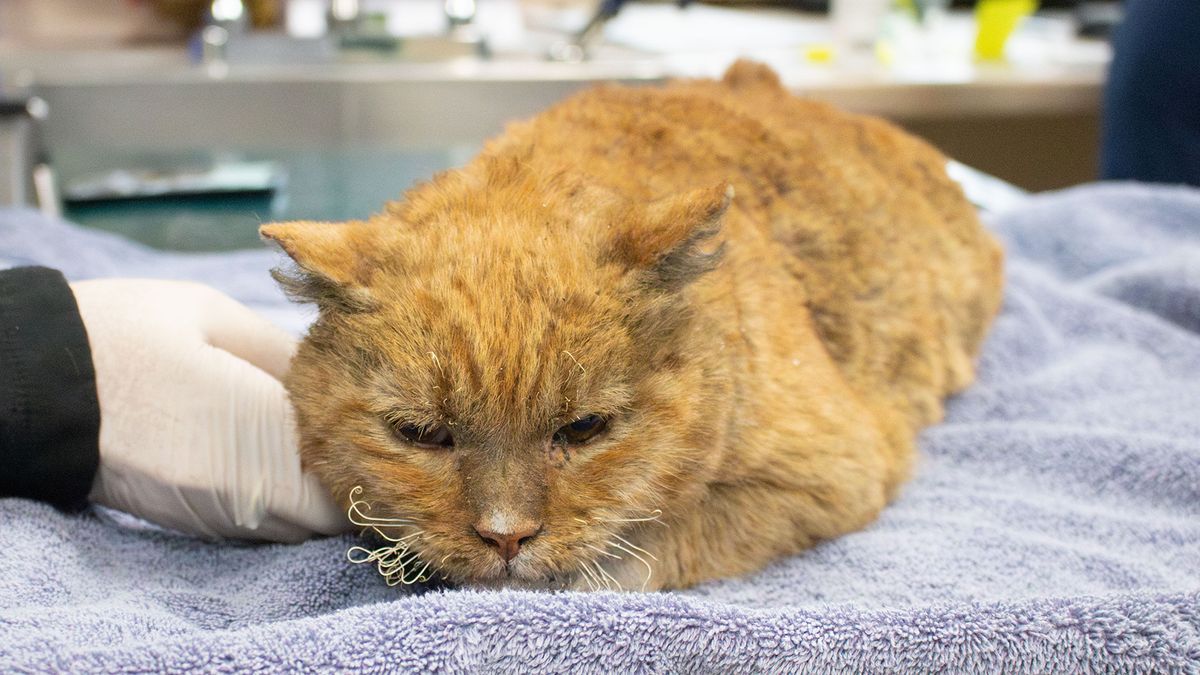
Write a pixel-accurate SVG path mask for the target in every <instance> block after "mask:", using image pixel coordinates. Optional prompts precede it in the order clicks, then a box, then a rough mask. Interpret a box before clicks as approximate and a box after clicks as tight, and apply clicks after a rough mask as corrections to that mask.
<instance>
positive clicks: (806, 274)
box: [492, 61, 1001, 429]
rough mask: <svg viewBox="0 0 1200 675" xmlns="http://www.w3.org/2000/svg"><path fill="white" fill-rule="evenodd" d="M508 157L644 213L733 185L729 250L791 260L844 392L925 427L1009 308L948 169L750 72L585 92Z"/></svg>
mask: <svg viewBox="0 0 1200 675" xmlns="http://www.w3.org/2000/svg"><path fill="white" fill-rule="evenodd" d="M506 144H508V145H509V146H510V147H519V148H520V149H521V152H522V153H526V154H527V160H528V161H529V162H530V164H531V165H532V166H534V167H542V168H543V170H546V171H550V170H552V169H554V168H555V167H570V170H571V171H576V172H579V173H582V174H584V175H585V176H586V177H587V178H588V179H589V180H590V181H592V182H595V183H596V184H599V185H603V186H605V187H607V188H609V189H612V190H615V191H617V192H620V193H622V194H624V195H626V196H627V197H629V198H633V199H641V200H649V199H656V198H659V197H662V196H665V195H669V194H673V193H678V192H681V191H684V190H689V189H693V188H696V187H701V186H706V185H712V184H715V183H720V182H723V181H728V182H729V183H731V184H732V185H733V186H734V188H735V193H736V198H735V200H734V206H733V209H732V211H731V215H730V216H729V217H728V218H727V226H726V228H725V234H726V237H727V238H728V239H729V240H730V244H731V245H732V246H735V247H736V246H739V245H742V244H744V245H747V246H749V245H750V240H751V239H765V240H767V241H769V242H773V245H774V246H776V247H778V248H779V249H780V250H781V255H780V260H781V264H782V265H784V266H785V267H786V268H787V271H788V273H789V274H790V275H791V277H792V278H793V279H794V280H795V282H796V283H797V284H798V285H799V286H801V287H802V288H803V292H802V293H797V297H798V298H801V297H802V298H803V302H804V305H805V307H806V308H807V310H808V312H809V315H810V316H811V318H812V321H813V324H814V326H815V328H816V329H817V332H818V334H819V335H820V336H821V338H822V340H823V341H824V342H825V344H826V346H827V348H828V350H829V352H830V355H831V356H832V357H833V358H834V359H835V360H836V361H837V362H838V363H839V364H840V365H841V367H842V368H843V370H844V371H845V372H846V374H847V380H848V381H849V382H850V383H851V385H852V386H854V387H855V388H856V389H858V390H859V391H860V393H863V394H864V396H867V397H871V398H879V399H880V405H883V406H887V407H891V408H893V409H895V410H896V411H897V412H899V413H900V414H901V415H902V416H903V417H904V418H905V419H907V420H908V422H909V423H910V426H911V427H912V428H914V429H915V428H917V427H919V426H922V425H924V424H928V423H930V422H932V421H935V420H936V419H938V418H940V416H941V398H942V397H943V396H944V395H946V394H947V393H950V392H953V391H956V390H958V389H961V388H962V387H963V386H965V385H966V384H967V383H968V382H969V381H970V380H971V379H972V376H973V366H972V358H973V356H974V354H975V353H976V351H977V349H978V347H979V343H980V342H981V341H982V338H983V336H984V334H985V332H986V329H987V327H988V325H989V324H990V322H991V319H992V317H993V316H994V314H995V312H996V310H997V308H998V305H999V299H1000V288H1001V253H1000V249H999V246H998V245H997V244H996V242H995V241H994V240H993V239H992V237H991V236H990V235H988V234H987V233H986V232H985V231H984V230H983V228H982V227H981V226H980V223H979V221H978V218H977V216H976V214H975V211H974V208H973V207H972V206H971V205H970V204H969V203H968V202H967V200H966V199H965V197H964V196H963V194H962V191H961V189H960V188H959V187H958V186H957V184H955V183H954V182H953V181H951V180H950V179H949V178H948V177H947V175H946V171H945V164H946V159H945V157H943V156H942V155H941V154H940V153H939V152H937V151H936V150H935V149H933V148H932V147H931V146H929V145H928V144H927V143H925V142H924V141H922V140H920V139H918V138H916V137H913V136H911V135H909V134H907V133H905V132H903V131H902V130H900V129H898V128H897V127H895V126H893V125H891V124H889V123H887V122H884V121H883V120H879V119H876V118H872V117H866V116H861V115H854V114H850V113H846V112H843V111H840V110H838V109H836V108H834V107H832V106H829V105H826V104H823V103H819V102H814V101H809V100H804V99H801V98H798V97H795V96H793V95H791V94H790V93H789V92H787V90H786V89H785V88H783V87H782V86H781V85H780V83H779V80H778V78H777V76H776V75H775V74H774V72H773V71H771V70H770V69H769V68H767V67H766V66H763V65H760V64H756V63H751V62H746V61H740V62H738V63H736V64H734V65H733V66H732V67H731V68H730V69H729V71H727V73H726V74H725V76H724V78H722V79H721V80H715V81H714V80H685V81H679V82H674V83H671V84H669V85H668V86H666V87H662V88H655V87H637V88H630V87H600V88H596V89H593V90H589V91H586V92H583V93H581V94H579V95H576V96H574V97H572V98H570V99H568V100H567V101H564V102H563V103H561V104H559V105H557V106H555V107H553V108H551V109H550V110H548V111H547V112H545V113H543V114H542V115H539V116H538V117H536V118H534V119H533V120H531V121H530V122H528V123H525V124H523V125H519V126H518V127H514V129H513V130H511V131H510V133H509V134H506V135H505V136H504V137H502V138H501V139H500V141H499V142H498V143H497V144H495V145H494V146H493V148H492V150H493V151H501V152H502V151H503V149H504V146H505V145H506ZM755 245H757V242H755ZM730 262H731V263H732V264H739V263H738V262H737V256H731V261H730ZM760 263H761V261H757V260H754V261H751V260H747V259H745V258H743V262H742V263H741V264H746V265H757V264H760ZM777 291H778V289H772V290H770V291H765V292H777ZM751 292H753V291H751Z"/></svg>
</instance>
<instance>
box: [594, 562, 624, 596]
mask: <svg viewBox="0 0 1200 675" xmlns="http://www.w3.org/2000/svg"><path fill="white" fill-rule="evenodd" d="M592 564H593V565H595V566H596V569H597V570H599V572H600V574H602V575H603V576H604V578H605V579H606V580H607V581H605V583H604V587H605V588H607V589H609V590H610V591H611V590H617V591H621V590H624V589H623V588H621V582H619V581H617V580H616V578H615V577H613V575H611V574H609V573H608V570H606V569H604V565H601V564H600V563H599V561H596V560H593V561H592ZM609 581H611V582H612V586H609V585H608V582H609ZM614 587H615V588H614Z"/></svg>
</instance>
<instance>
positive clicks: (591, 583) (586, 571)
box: [579, 565, 599, 591]
mask: <svg viewBox="0 0 1200 675" xmlns="http://www.w3.org/2000/svg"><path fill="white" fill-rule="evenodd" d="M579 571H580V572H582V573H583V580H584V581H586V582H588V587H589V588H591V589H592V590H593V591H595V590H597V589H598V588H599V587H598V586H597V585H596V580H595V574H596V573H595V572H593V571H592V570H591V569H590V568H589V567H588V566H587V565H584V566H582V567H580V568H579Z"/></svg>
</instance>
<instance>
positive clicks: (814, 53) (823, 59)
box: [804, 43, 834, 63]
mask: <svg viewBox="0 0 1200 675" xmlns="http://www.w3.org/2000/svg"><path fill="white" fill-rule="evenodd" d="M833 57H834V53H833V47H832V46H831V45H828V44H825V43H817V44H812V45H809V46H808V48H807V49H805V50H804V58H806V59H808V61H809V62H811V63H829V62H831V61H833Z"/></svg>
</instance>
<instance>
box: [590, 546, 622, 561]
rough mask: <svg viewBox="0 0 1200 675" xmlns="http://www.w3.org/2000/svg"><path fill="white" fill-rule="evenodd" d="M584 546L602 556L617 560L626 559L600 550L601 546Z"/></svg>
mask: <svg viewBox="0 0 1200 675" xmlns="http://www.w3.org/2000/svg"><path fill="white" fill-rule="evenodd" d="M584 546H586V547H588V548H590V549H592V550H593V551H596V552H597V553H599V554H600V555H606V556H608V557H610V558H616V559H617V560H624V558H622V557H621V556H619V555H617V554H615V553H609V552H608V551H605V550H604V549H602V548H600V547H599V546H592V545H591V544H584Z"/></svg>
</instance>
